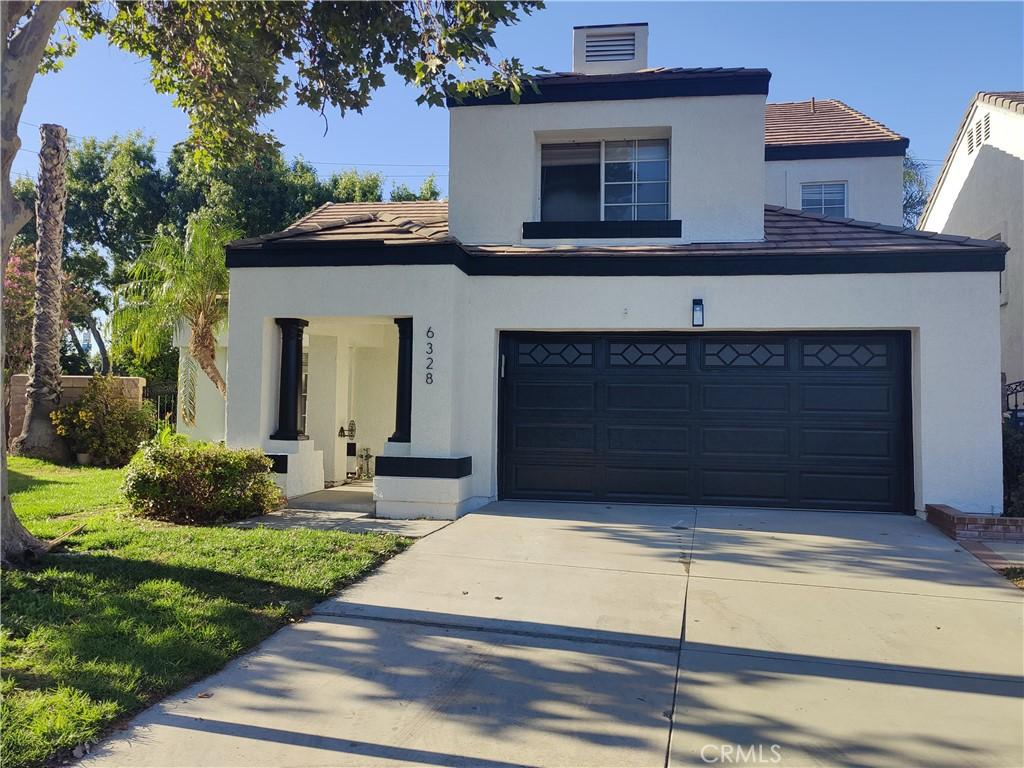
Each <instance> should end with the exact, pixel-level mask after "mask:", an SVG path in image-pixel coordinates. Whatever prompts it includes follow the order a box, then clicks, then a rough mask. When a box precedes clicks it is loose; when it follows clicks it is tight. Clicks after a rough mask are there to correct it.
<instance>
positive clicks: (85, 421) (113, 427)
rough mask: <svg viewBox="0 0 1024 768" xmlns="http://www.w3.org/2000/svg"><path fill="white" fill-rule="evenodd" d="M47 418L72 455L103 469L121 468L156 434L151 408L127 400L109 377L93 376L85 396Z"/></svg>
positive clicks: (143, 403) (148, 405) (147, 403)
mask: <svg viewBox="0 0 1024 768" xmlns="http://www.w3.org/2000/svg"><path fill="white" fill-rule="evenodd" d="M50 418H51V420H52V421H53V425H54V428H55V429H56V431H57V434H58V435H60V436H61V437H62V438H64V439H65V440H67V441H68V443H69V444H70V446H71V450H72V451H74V452H75V453H87V454H89V455H90V457H91V461H92V463H93V464H96V465H99V466H106V467H123V466H124V465H125V464H127V463H128V461H129V459H131V457H132V454H134V453H135V451H136V450H138V448H139V444H140V443H142V442H143V441H144V440H147V439H148V438H150V437H152V435H153V433H154V432H155V431H156V413H155V411H154V410H153V404H152V403H150V402H142V403H138V402H134V401H132V400H129V399H128V398H126V397H125V396H124V394H123V393H122V392H121V390H120V387H119V386H118V384H117V381H116V380H115V379H114V378H113V377H112V376H101V375H96V376H93V377H92V379H91V380H90V381H89V386H88V387H87V388H86V391H85V394H83V395H82V396H81V397H80V398H79V399H78V400H76V401H75V402H73V403H69V404H68V405H65V406H64V407H62V408H58V409H57V410H55V411H54V412H53V413H51V414H50Z"/></svg>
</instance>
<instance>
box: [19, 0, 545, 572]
mask: <svg viewBox="0 0 1024 768" xmlns="http://www.w3.org/2000/svg"><path fill="white" fill-rule="evenodd" d="M539 7H542V3H541V2H536V1H535V0H523V1H521V2H520V1H518V0H496V1H494V2H471V1H469V0H407V1H399V0H389V1H388V2H375V3H358V2H307V1H306V0H290V1H286V2H281V1H276V0H275V1H271V0H261V1H259V2H255V1H253V2H250V1H248V0H222V1H221V2H216V3H201V2H167V1H165V0H139V1H138V2H127V1H121V2H113V3H98V2H88V1H86V2H80V3H76V2H64V1H63V0H50V1H49V2H43V1H42V0H7V2H5V3H4V4H3V7H2V11H0V12H2V14H3V25H4V29H3V31H4V37H5V50H4V57H3V64H4V66H3V71H2V87H0V166H2V167H0V184H2V189H0V219H2V244H0V258H2V259H6V258H7V253H8V251H9V250H10V247H11V244H12V242H13V241H14V237H15V235H16V234H17V233H18V231H19V230H21V228H22V227H23V226H24V225H25V223H26V222H27V221H28V220H29V218H30V216H31V212H30V210H29V209H28V207H27V206H25V205H24V204H22V203H20V202H19V201H18V200H17V199H16V198H15V196H14V194H13V192H12V189H11V167H12V163H13V161H14V156H15V153H16V152H17V151H18V149H19V148H20V146H21V140H20V139H19V138H18V123H19V122H20V120H21V113H22V110H23V109H24V107H25V100H26V99H27V97H28V93H29V89H30V87H31V85H32V81H33V78H34V77H35V75H36V73H37V72H38V71H39V70H40V68H41V67H42V68H43V69H47V68H51V69H52V68H54V67H57V66H59V63H60V60H61V58H62V57H63V56H66V55H68V54H70V53H72V52H73V49H74V39H73V34H74V32H75V31H76V30H77V32H78V33H80V34H82V35H83V36H85V37H93V36H96V35H104V36H106V38H107V39H108V40H109V41H110V43H111V44H113V45H115V46H117V47H119V48H122V49H124V50H127V51H130V52H132V53H135V54H137V55H139V56H141V57H143V58H145V59H147V60H149V62H150V64H151V67H152V70H151V71H152V74H151V81H152V83H153V86H154V88H155V89H156V90H157V91H159V92H161V93H168V94H173V95H174V97H175V104H176V105H177V106H178V107H180V108H181V109H182V110H184V111H185V113H186V114H187V115H188V118H189V124H190V129H191V130H190V139H189V146H190V149H191V150H192V151H193V154H194V155H195V156H196V157H197V158H199V159H200V160H201V161H203V162H207V163H209V162H212V161H213V160H216V159H218V158H225V157H230V156H234V157H242V156H246V155H249V154H251V153H252V152H253V151H254V150H255V149H258V148H260V147H267V146H272V145H275V144H276V141H275V139H274V138H273V136H272V135H270V134H268V133H266V132H264V131H261V130H260V121H261V119H262V118H264V117H265V116H266V115H268V114H270V113H272V112H274V111H276V110H277V109H279V108H281V107H282V106H284V105H285V104H286V103H287V102H288V100H289V98H290V97H291V98H294V99H295V101H296V102H298V103H299V104H301V105H303V106H306V107H309V108H311V109H313V110H315V111H317V112H319V113H320V114H322V115H324V116H325V119H326V115H327V113H328V112H329V111H330V112H334V113H338V114H345V113H346V112H347V111H349V110H356V111H357V112H358V111H361V110H363V109H364V108H365V107H367V106H368V105H369V103H370V99H371V96H372V94H373V92H374V91H375V90H376V89H378V88H380V87H381V86H383V85H384V76H385V72H386V71H387V70H388V69H391V70H394V71H395V72H397V73H398V75H400V76H401V77H403V78H404V79H405V80H406V81H407V82H410V83H413V84H414V85H416V86H418V87H419V88H420V95H419V96H418V97H417V100H418V101H419V102H420V103H425V104H429V105H442V104H444V101H445V98H446V96H454V97H455V98H460V97H462V96H465V95H470V94H473V95H484V94H487V93H490V92H494V91H498V90H501V91H507V92H508V93H509V94H510V95H511V97H512V99H513V100H517V99H518V96H519V94H520V93H521V92H522V89H523V87H524V84H525V83H526V81H527V78H526V75H525V72H524V70H523V67H522V66H521V64H520V62H519V61H517V60H516V59H511V60H500V61H497V60H495V59H494V58H493V57H492V55H491V51H492V50H493V48H494V32H495V30H496V29H497V28H498V26H500V25H508V24H514V23H516V21H518V19H519V17H520V16H521V15H522V14H524V13H527V14H528V13H532V12H533V11H534V10H535V9H536V8H539ZM65 11H67V12H68V13H69V15H68V16H67V17H66V20H67V22H68V27H69V29H70V30H71V31H72V37H70V38H61V37H58V38H53V39H52V35H53V32H54V29H55V27H56V24H57V22H58V20H59V19H60V18H61V16H62V14H64V13H65ZM467 68H468V69H470V70H473V69H474V68H479V70H480V71H479V72H478V73H476V74H478V76H477V77H470V78H466V77H464V75H463V72H464V71H465V70H466V69H467ZM0 271H2V270H0ZM0 346H2V344H0ZM0 351H2V350H0ZM2 432H3V430H2V429H0V433H2ZM6 455H7V454H6V447H5V446H0V463H2V467H0V471H2V472H3V473H4V476H5V477H4V479H6V472H7V465H6ZM2 505H3V507H2V513H3V519H2V520H0V526H2V529H3V531H2V537H0V538H2V558H3V560H4V562H6V563H8V564H10V563H14V562H18V561H20V560H22V559H23V558H24V557H25V556H26V554H28V553H31V552H32V551H34V550H38V549H39V547H40V544H39V542H38V541H36V540H34V539H32V538H31V537H29V536H28V535H27V534H25V533H24V529H23V528H22V526H21V525H20V524H19V523H18V521H17V518H16V517H15V515H14V511H13V509H12V508H11V504H10V499H9V498H8V496H7V483H6V482H4V483H3V499H2Z"/></svg>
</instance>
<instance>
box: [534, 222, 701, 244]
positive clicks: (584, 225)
mask: <svg viewBox="0 0 1024 768" xmlns="http://www.w3.org/2000/svg"><path fill="white" fill-rule="evenodd" d="M682 236H683V222H682V221H680V220H679V219H668V220H665V221H524V222H523V239H524V240H540V239H545V240H557V239H561V238H567V239H574V240H575V239H580V238H586V237H594V238H601V239H604V238H618V237H622V238H626V237H638V238H642V237H682Z"/></svg>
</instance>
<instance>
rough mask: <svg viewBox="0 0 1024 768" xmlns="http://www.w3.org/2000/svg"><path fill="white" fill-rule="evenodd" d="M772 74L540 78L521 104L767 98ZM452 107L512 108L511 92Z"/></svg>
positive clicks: (449, 101) (467, 98) (454, 102)
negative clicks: (701, 97) (708, 97)
mask: <svg viewBox="0 0 1024 768" xmlns="http://www.w3.org/2000/svg"><path fill="white" fill-rule="evenodd" d="M771 77H772V73H771V72H769V71H768V70H766V69H751V70H746V71H743V72H729V73H725V74H722V73H717V74H716V73H714V72H709V73H697V74H694V73H685V72H684V73H677V72H664V73H648V74H645V73H637V72H628V73H624V74H622V75H590V76H584V75H581V76H578V77H572V78H565V79H564V80H560V79H558V78H539V79H537V80H535V81H534V83H535V84H536V86H537V89H538V91H534V90H533V89H532V88H531V87H530V86H529V85H526V87H524V89H523V91H522V93H521V94H520V96H519V103H520V104H549V103H566V102H572V101H633V100H637V99H668V98H673V97H677V96H748V95H749V96H753V95H757V96H767V95H768V81H769V80H771ZM446 103H447V105H448V107H449V108H453V107H479V106H490V105H496V104H497V105H501V104H504V105H511V104H514V103H515V102H513V101H512V98H511V97H510V96H509V94H508V93H496V94H492V95H490V96H479V97H478V96H464V97H463V98H462V101H459V100H457V99H455V98H454V97H452V96H449V97H448V98H447V99H446Z"/></svg>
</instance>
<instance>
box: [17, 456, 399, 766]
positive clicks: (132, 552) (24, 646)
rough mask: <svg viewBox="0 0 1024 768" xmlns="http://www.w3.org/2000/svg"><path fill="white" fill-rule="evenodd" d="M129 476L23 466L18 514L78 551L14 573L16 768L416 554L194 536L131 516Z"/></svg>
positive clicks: (383, 543)
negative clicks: (394, 560) (395, 559)
mask: <svg viewBox="0 0 1024 768" xmlns="http://www.w3.org/2000/svg"><path fill="white" fill-rule="evenodd" d="M121 477H122V471H121V470H111V469H95V468H72V467H57V466H54V465H51V464H46V463H44V462H40V461H33V460H28V459H20V458H11V460H10V488H11V498H12V500H13V503H14V508H15V511H16V512H17V513H18V515H19V516H20V517H21V519H22V521H23V522H24V523H25V524H26V526H27V527H28V528H29V529H30V530H32V532H33V533H35V534H37V535H39V536H42V537H44V538H53V537H56V536H57V535H59V534H61V533H63V532H65V531H67V530H70V529H71V528H74V527H75V526H76V525H78V524H80V523H82V522H84V523H85V524H86V527H85V529H84V530H82V531H81V532H79V533H78V534H76V535H75V536H73V537H72V538H71V539H70V540H69V542H68V545H67V548H66V552H65V553H63V554H54V555H49V556H47V557H45V558H44V559H43V560H42V562H41V563H40V565H39V566H38V567H36V568H35V569H33V570H30V571H27V572H17V571H10V572H4V573H3V575H2V634H0V654H2V658H3V667H2V679H3V681H2V694H3V700H2V704H0V738H2V753H0V755H2V763H3V766H5V768H14V767H15V766H27V765H41V764H42V763H44V762H45V761H47V760H48V759H50V758H52V757H54V756H55V755H60V754H62V753H64V752H66V751H67V750H70V749H73V748H74V747H75V746H76V745H77V744H80V743H82V742H85V741H92V740H95V739H96V738H97V737H98V736H99V735H100V734H102V733H103V732H104V731H105V730H106V729H108V728H109V727H110V726H111V725H112V724H113V723H114V722H116V721H118V720H120V719H123V718H124V717H126V716H127V715H130V714H132V713H134V712H137V711H138V710H139V709H141V708H142V707H144V706H145V705H147V704H149V703H151V702H153V701H154V700H156V699H158V698H160V697H161V696H164V695H166V694H168V693H170V692H172V691H174V690H177V689H179V688H181V687H183V686H184V685H186V684H187V683H189V682H191V681H193V680H195V679H197V678H200V677H202V676H204V675H207V674H209V673H211V672H213V671H215V670H216V669H218V668H220V667H221V666H222V665H223V664H224V663H225V662H226V661H227V660H228V659H230V658H231V657H232V656H235V655H236V654H238V653H240V652H242V651H244V650H246V649H247V648H250V647H252V646H253V645H254V644H256V643H257V642H259V641H260V640H261V639H263V638H264V637H266V636H267V635H269V634H270V633H271V632H273V631H274V630H275V629H277V628H279V627H280V626H282V625H283V624H286V623H287V622H289V621H290V620H293V619H294V618H296V617H299V616H301V615H302V613H303V611H304V610H305V609H307V608H308V607H309V606H311V605H312V604H313V603H315V602H316V601H318V600H320V599H322V598H323V597H325V596H326V595H328V594H329V593H330V592H332V591H333V590H335V589H337V588H338V587H339V586H341V585H343V584H346V583H348V582H350V581H352V580H353V579H356V578H358V577H360V576H362V575H363V574H365V573H366V572H367V571H369V570H372V569H373V568H374V567H375V566H376V565H377V564H379V563H380V562H381V561H382V560H384V559H385V558H387V557H389V556H390V555H392V554H394V553H396V552H398V551H400V550H401V549H403V548H404V547H405V546H407V544H408V541H406V540H403V539H399V538H397V537H394V536H384V535H373V534H348V533H340V532H335V531H299V530H292V531H275V530H269V529H265V528H262V529H254V530H243V529H232V528H218V527H209V528H194V527H187V526H174V525H166V524H161V523H153V522H148V521H144V520H140V519H137V518H133V517H131V516H130V515H128V514H127V511H126V509H127V508H126V505H125V502H124V499H123V497H122V496H121V493H120V490H119V486H120V483H121Z"/></svg>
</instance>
